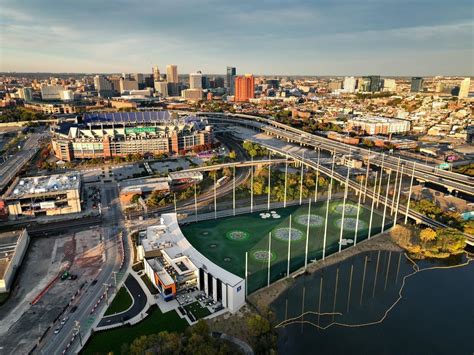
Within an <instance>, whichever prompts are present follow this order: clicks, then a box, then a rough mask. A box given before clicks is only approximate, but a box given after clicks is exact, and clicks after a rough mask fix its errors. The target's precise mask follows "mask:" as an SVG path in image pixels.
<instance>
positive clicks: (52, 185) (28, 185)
mask: <svg viewBox="0 0 474 355" xmlns="http://www.w3.org/2000/svg"><path fill="white" fill-rule="evenodd" d="M80 180H81V176H80V174H79V172H73V173H67V174H61V175H44V176H35V177H26V178H22V179H18V180H17V183H16V184H13V185H12V186H11V187H10V188H9V189H8V191H7V192H6V193H5V196H4V197H5V198H6V199H16V198H22V197H26V196H34V195H40V194H45V193H50V192H54V193H56V192H61V191H68V190H76V189H78V188H79V183H80Z"/></svg>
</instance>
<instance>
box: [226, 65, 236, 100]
mask: <svg viewBox="0 0 474 355" xmlns="http://www.w3.org/2000/svg"><path fill="white" fill-rule="evenodd" d="M236 74H237V69H236V68H235V67H227V71H226V76H225V87H226V89H227V93H228V94H229V95H234V94H235V76H236Z"/></svg>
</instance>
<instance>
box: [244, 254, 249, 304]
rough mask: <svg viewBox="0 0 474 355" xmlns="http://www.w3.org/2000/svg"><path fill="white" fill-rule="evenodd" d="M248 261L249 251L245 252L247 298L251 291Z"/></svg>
mask: <svg viewBox="0 0 474 355" xmlns="http://www.w3.org/2000/svg"><path fill="white" fill-rule="evenodd" d="M248 261H249V253H248V252H247V251H246V252H245V298H247V296H248V294H249V291H248V273H249V269H248Z"/></svg>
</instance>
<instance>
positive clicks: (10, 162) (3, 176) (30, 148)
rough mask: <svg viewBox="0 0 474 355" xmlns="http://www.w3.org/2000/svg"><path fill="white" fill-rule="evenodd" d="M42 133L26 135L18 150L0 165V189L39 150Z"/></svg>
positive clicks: (43, 135) (0, 189)
mask: <svg viewBox="0 0 474 355" xmlns="http://www.w3.org/2000/svg"><path fill="white" fill-rule="evenodd" d="M45 136H46V135H45V134H44V133H32V134H30V135H29V136H28V138H27V139H26V141H25V142H24V144H23V147H22V148H21V150H20V151H18V152H17V153H15V154H14V155H13V156H11V157H10V158H9V159H7V160H6V161H5V162H3V163H2V164H1V165H0V191H2V190H3V189H4V188H5V187H6V186H7V185H8V183H9V182H10V181H11V180H12V179H13V178H14V177H15V176H16V174H18V172H19V171H20V170H21V169H22V168H23V167H24V166H25V164H26V163H28V162H29V161H30V159H31V158H33V156H34V155H35V154H36V153H37V152H38V150H39V146H40V145H39V141H40V139H41V138H43V137H45Z"/></svg>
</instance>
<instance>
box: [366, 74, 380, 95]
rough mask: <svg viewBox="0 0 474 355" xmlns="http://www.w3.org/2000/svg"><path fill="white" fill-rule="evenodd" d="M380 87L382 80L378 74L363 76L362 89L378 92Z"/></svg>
mask: <svg viewBox="0 0 474 355" xmlns="http://www.w3.org/2000/svg"><path fill="white" fill-rule="evenodd" d="M381 88H382V81H381V80H380V75H369V76H364V91H366V92H378V91H380V89H381Z"/></svg>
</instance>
